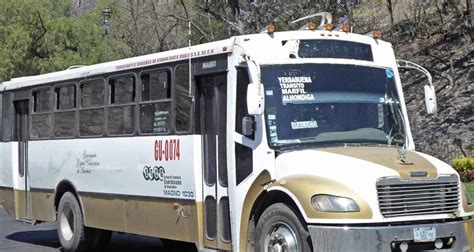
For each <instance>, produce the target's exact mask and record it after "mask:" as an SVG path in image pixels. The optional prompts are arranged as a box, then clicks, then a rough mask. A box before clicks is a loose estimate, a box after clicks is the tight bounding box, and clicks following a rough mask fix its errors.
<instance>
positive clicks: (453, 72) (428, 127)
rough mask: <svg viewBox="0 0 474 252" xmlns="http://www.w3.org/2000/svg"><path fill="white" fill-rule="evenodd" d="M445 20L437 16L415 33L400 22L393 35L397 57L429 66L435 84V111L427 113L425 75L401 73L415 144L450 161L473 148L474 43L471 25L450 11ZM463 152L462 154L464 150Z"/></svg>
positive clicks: (470, 154)
mask: <svg viewBox="0 0 474 252" xmlns="http://www.w3.org/2000/svg"><path fill="white" fill-rule="evenodd" d="M445 19H446V20H450V19H451V21H450V22H447V23H445V24H439V23H438V24H436V21H437V20H436V17H432V18H431V19H428V20H426V22H427V25H426V27H428V29H427V30H426V31H424V32H423V34H420V36H413V35H411V34H409V33H407V32H406V28H407V27H406V25H405V26H403V25H400V26H399V27H398V28H399V30H398V32H397V34H396V35H395V37H394V41H395V43H394V48H395V51H396V54H397V57H398V58H401V59H406V60H410V61H413V62H416V63H418V64H420V65H422V66H423V67H425V68H426V69H428V71H430V73H431V74H432V76H433V84H434V86H435V88H436V93H437V102H438V113H437V114H436V115H427V114H426V109H425V105H424V98H423V85H424V84H425V83H427V81H426V78H424V76H422V75H421V74H418V73H416V72H415V71H404V72H403V73H402V76H401V77H402V82H403V89H404V92H405V95H406V103H407V107H408V113H409V116H410V123H411V127H412V132H413V136H414V140H415V142H416V144H417V150H419V151H423V152H426V153H429V154H432V155H434V156H436V157H438V158H440V159H443V160H445V161H449V160H450V159H452V158H454V157H456V156H462V155H464V154H465V155H468V156H472V155H473V154H474V153H473V138H474V107H473V106H474V105H473V101H474V97H473V95H474V43H473V36H474V34H473V30H472V28H471V30H468V29H466V27H464V25H463V20H461V19H456V18H454V17H453V16H447V17H445ZM463 152H464V154H463Z"/></svg>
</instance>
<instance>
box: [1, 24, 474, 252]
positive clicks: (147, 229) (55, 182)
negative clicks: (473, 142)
mask: <svg viewBox="0 0 474 252" xmlns="http://www.w3.org/2000/svg"><path fill="white" fill-rule="evenodd" d="M275 28H276V27H275V26H274V25H270V26H269V27H268V28H267V29H266V30H265V31H263V32H261V33H259V34H249V35H241V36H235V37H231V38H229V39H225V40H221V41H215V42H211V43H206V44H200V45H194V46H190V47H187V48H181V49H176V50H170V51H166V52H159V53H155V54H150V55H145V56H139V57H133V58H128V59H121V60H117V61H112V62H106V63H102V64H96V65H91V66H79V67H73V68H70V69H67V70H64V71H59V72H53V73H48V74H42V75H38V76H29V77H21V78H14V79H12V80H10V81H7V82H4V83H2V84H1V85H0V111H1V115H2V117H1V120H0V205H2V206H3V208H4V209H5V210H6V211H7V212H8V213H9V214H10V215H11V216H13V217H14V218H16V219H17V220H20V221H27V222H30V223H33V224H35V223H41V222H55V221H56V222H57V228H58V235H59V239H60V242H61V245H62V247H63V249H64V250H65V251H90V250H93V249H94V250H95V249H104V248H105V247H106V246H107V244H108V242H109V241H110V236H111V232H114V231H117V232H125V233H132V234H139V235H145V236H151V237H159V238H163V239H167V240H171V241H182V242H188V243H194V244H195V246H196V248H197V249H198V250H199V251H212V250H215V251H221V250H224V251H408V250H420V249H445V250H447V251H449V250H451V251H470V250H472V249H473V248H474V205H473V201H472V198H471V196H470V195H469V193H468V192H467V190H466V188H464V186H463V185H462V183H461V181H460V178H459V175H458V174H457V173H456V172H455V171H454V170H453V169H452V168H451V167H450V166H449V165H447V164H446V163H444V162H442V161H440V160H438V159H436V158H434V157H431V156H429V155H426V154H423V153H420V152H417V151H415V144H414V141H413V138H412V134H411V132H410V125H409V121H408V115H407V109H406V105H405V100H404V96H403V90H402V86H401V82H400V76H399V69H398V66H397V61H396V58H395V55H394V51H393V48H392V46H391V44H390V43H388V42H384V41H383V40H381V38H380V33H377V32H374V33H373V34H371V35H370V34H369V35H362V34H355V33H352V32H351V31H350V29H348V28H347V26H342V27H341V28H334V26H333V25H332V24H331V23H330V22H328V18H323V21H322V22H321V24H320V25H315V24H314V23H308V25H306V26H304V27H303V28H302V29H300V30H294V31H281V32H278V31H276V30H275ZM425 92H426V93H425V94H426V97H427V99H426V103H427V108H428V112H434V111H435V108H436V104H435V99H434V88H433V87H432V86H427V88H426V87H425Z"/></svg>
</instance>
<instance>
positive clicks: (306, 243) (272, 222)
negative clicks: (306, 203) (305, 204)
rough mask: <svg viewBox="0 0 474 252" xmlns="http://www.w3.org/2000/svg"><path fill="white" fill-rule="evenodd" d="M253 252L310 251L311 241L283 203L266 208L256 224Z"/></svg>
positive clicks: (293, 214) (294, 215)
mask: <svg viewBox="0 0 474 252" xmlns="http://www.w3.org/2000/svg"><path fill="white" fill-rule="evenodd" d="M256 231H257V239H256V246H255V247H256V250H255V251H265V252H267V251H268V252H273V251H278V252H280V251H285V252H286V251H295V252H296V251H298V252H299V251H301V252H309V251H311V239H310V236H309V233H308V230H307V229H306V227H305V226H304V225H303V224H302V223H301V221H300V220H299V218H298V216H296V214H295V212H294V211H293V210H292V209H291V208H290V207H288V206H287V205H286V204H283V203H276V204H273V205H271V206H270V207H268V208H267V209H266V210H265V211H264V212H263V214H262V216H260V219H259V220H258V223H257V228H256Z"/></svg>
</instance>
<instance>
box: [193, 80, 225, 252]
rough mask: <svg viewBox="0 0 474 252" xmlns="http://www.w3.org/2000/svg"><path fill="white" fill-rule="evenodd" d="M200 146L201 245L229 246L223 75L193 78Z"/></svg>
mask: <svg viewBox="0 0 474 252" xmlns="http://www.w3.org/2000/svg"><path fill="white" fill-rule="evenodd" d="M197 84H198V85H197V92H198V93H197V96H198V99H199V103H198V104H199V110H200V124H201V134H202V148H203V157H202V159H203V199H204V202H203V214H204V216H203V220H204V230H203V231H204V246H205V247H207V248H214V249H223V250H228V249H231V243H230V242H231V235H230V215H229V197H228V192H227V186H228V185H227V164H226V162H227V157H226V155H227V152H226V120H227V76H226V74H216V75H211V76H209V75H208V76H205V77H200V78H198V79H197Z"/></svg>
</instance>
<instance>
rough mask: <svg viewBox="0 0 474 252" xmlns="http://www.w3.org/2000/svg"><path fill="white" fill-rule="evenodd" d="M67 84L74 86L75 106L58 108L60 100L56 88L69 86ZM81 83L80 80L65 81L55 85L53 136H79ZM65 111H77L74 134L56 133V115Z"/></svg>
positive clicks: (62, 137)
mask: <svg viewBox="0 0 474 252" xmlns="http://www.w3.org/2000/svg"><path fill="white" fill-rule="evenodd" d="M67 86H73V87H74V89H75V91H74V102H75V106H74V108H72V109H60V108H57V106H56V105H57V104H58V100H57V98H58V97H57V95H56V89H57V88H62V87H67ZM78 89H79V83H78V82H65V83H59V84H56V85H53V93H54V95H53V96H54V98H53V105H54V106H53V111H52V112H53V118H52V120H53V132H52V133H53V138H56V139H71V138H77V137H78V136H79V106H80V103H79V96H80V95H79V90H78ZM63 112H75V113H74V134H73V135H72V136H56V134H55V126H56V123H55V122H56V121H55V117H56V114H58V113H63Z"/></svg>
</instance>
